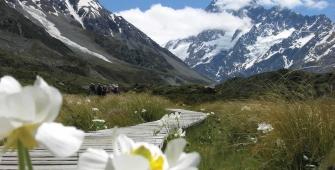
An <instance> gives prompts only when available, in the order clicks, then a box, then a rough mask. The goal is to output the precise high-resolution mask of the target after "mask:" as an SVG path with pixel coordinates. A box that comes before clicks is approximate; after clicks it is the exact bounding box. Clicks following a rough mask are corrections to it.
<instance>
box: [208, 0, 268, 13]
mask: <svg viewBox="0 0 335 170" xmlns="http://www.w3.org/2000/svg"><path fill="white" fill-rule="evenodd" d="M259 7H261V5H259V4H258V3H257V2H256V1H255V0H240V1H236V0H213V1H212V2H211V4H210V5H209V6H207V8H206V11H207V12H210V13H221V12H228V13H234V12H237V11H239V10H241V9H243V8H259Z"/></svg>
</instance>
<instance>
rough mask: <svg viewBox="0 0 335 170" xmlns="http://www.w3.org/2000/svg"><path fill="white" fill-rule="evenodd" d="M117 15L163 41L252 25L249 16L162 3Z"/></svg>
mask: <svg viewBox="0 0 335 170" xmlns="http://www.w3.org/2000/svg"><path fill="white" fill-rule="evenodd" d="M116 15H121V16H122V17H124V18H125V19H126V20H127V21H129V22H131V23H132V24H133V25H135V26H136V27H137V28H139V29H140V30H142V31H143V32H144V33H146V34H147V35H148V36H149V37H151V38H152V39H153V40H155V41H156V42H158V43H159V44H163V43H165V42H167V41H169V40H171V39H178V38H185V37H188V36H191V35H194V34H197V33H199V32H201V31H203V30H208V29H219V30H223V31H226V32H234V31H235V30H236V29H242V30H243V29H244V28H250V26H251V22H250V19H249V18H243V19H241V18H238V17H235V16H232V15H230V14H228V13H226V12H223V13H217V14H215V13H207V12H206V11H205V10H203V9H195V8H190V7H186V8H184V9H177V10H176V9H172V8H170V7H165V6H162V5H161V4H156V5H153V6H152V7H151V8H150V9H149V10H147V11H141V10H140V9H138V8H136V9H130V10H127V11H121V12H119V13H116Z"/></svg>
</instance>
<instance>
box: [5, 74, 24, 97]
mask: <svg viewBox="0 0 335 170" xmlns="http://www.w3.org/2000/svg"><path fill="white" fill-rule="evenodd" d="M19 91H21V84H20V83H19V82H18V81H17V80H15V78H13V77H12V76H4V77H2V78H1V79H0V93H7V94H12V93H17V92H19Z"/></svg>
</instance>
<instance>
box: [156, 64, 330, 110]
mask: <svg viewBox="0 0 335 170" xmlns="http://www.w3.org/2000/svg"><path fill="white" fill-rule="evenodd" d="M333 88H335V72H329V73H320V74H316V73H308V72H304V71H292V70H288V69H279V70H277V71H271V72H265V73H261V74H257V75H254V76H251V77H248V78H242V77H235V78H231V79H228V80H226V81H224V82H223V83H221V84H218V85H216V86H215V89H216V93H211V91H210V90H209V89H208V88H205V86H204V85H199V84H191V85H184V86H180V87H176V86H166V87H156V88H154V90H153V94H157V95H162V96H165V97H167V98H169V99H170V100H174V101H176V102H178V103H184V104H190V105H192V104H196V103H200V102H213V101H218V100H245V99H261V98H272V99H276V98H277V99H286V100H291V99H297V100H308V99H316V98H319V97H324V96H328V97H330V96H334V94H335V92H334V89H333Z"/></svg>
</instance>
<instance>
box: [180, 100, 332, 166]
mask: <svg viewBox="0 0 335 170" xmlns="http://www.w3.org/2000/svg"><path fill="white" fill-rule="evenodd" d="M195 109H196V110H201V109H202V110H206V111H207V112H214V113H215V114H214V115H212V114H211V115H210V116H209V117H208V118H207V119H206V120H205V121H204V122H203V123H202V124H200V125H198V126H194V127H191V128H190V129H188V130H187V135H186V137H187V140H188V141H189V142H190V146H189V148H188V150H189V151H197V152H199V153H200V154H201V156H202V161H201V164H200V169H215V170H216V169H292V170H293V169H308V167H309V168H310V169H313V167H319V168H321V169H327V167H330V166H333V164H334V162H335V157H334V155H333V154H334V153H333V151H334V149H335V148H334V141H335V140H334V139H335V135H334V132H335V128H334V125H335V115H334V113H335V102H334V101H333V100H331V99H320V100H313V101H308V102H301V101H299V102H287V101H280V100H278V101H275V102H274V101H244V102H241V101H235V102H234V101H232V102H217V103H211V104H203V105H200V106H197V107H196V108H195ZM262 124H263V125H265V128H264V127H263V130H262V128H261V127H260V126H261V125H262ZM270 125H271V127H272V128H273V129H270V128H269V127H270ZM258 129H259V130H258ZM265 129H268V130H265Z"/></svg>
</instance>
